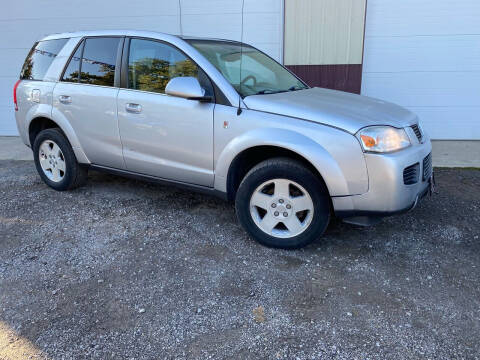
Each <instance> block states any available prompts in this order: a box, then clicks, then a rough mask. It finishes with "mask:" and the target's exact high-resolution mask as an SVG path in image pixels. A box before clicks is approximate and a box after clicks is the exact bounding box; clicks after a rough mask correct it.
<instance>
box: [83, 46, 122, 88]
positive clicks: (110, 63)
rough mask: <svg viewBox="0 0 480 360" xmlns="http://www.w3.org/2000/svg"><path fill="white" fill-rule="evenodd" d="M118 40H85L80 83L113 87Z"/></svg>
mask: <svg viewBox="0 0 480 360" xmlns="http://www.w3.org/2000/svg"><path fill="white" fill-rule="evenodd" d="M119 42H120V38H115V37H103V38H87V39H86V40H85V45H84V46H85V47H84V49H83V56H82V62H81V65H80V69H81V70H80V82H81V83H85V84H92V85H103V86H113V84H114V78H115V65H116V61H117V50H118V45H119Z"/></svg>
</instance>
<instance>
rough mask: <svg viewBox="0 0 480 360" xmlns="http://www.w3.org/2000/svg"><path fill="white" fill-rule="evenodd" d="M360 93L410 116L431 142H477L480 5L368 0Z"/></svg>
mask: <svg viewBox="0 0 480 360" xmlns="http://www.w3.org/2000/svg"><path fill="white" fill-rule="evenodd" d="M362 94H364V95H369V96H373V97H377V98H381V99H385V100H389V101H392V102H395V103H398V104H400V105H403V106H406V107H408V108H409V109H411V110H413V111H414V112H416V113H417V114H418V115H419V116H420V118H421V121H422V123H423V124H424V127H425V128H426V130H427V131H428V132H429V134H430V135H431V136H432V138H434V139H475V140H480V1H479V0H456V1H452V0H422V1H418V0H402V1H399V0H368V1H367V19H366V33H365V53H364V63H363V82H362Z"/></svg>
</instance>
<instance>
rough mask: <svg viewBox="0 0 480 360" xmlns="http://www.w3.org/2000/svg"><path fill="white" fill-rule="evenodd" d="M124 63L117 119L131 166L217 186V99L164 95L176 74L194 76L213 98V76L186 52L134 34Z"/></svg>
mask: <svg viewBox="0 0 480 360" xmlns="http://www.w3.org/2000/svg"><path fill="white" fill-rule="evenodd" d="M124 61H125V64H124V68H125V70H127V71H125V73H124V74H125V75H126V76H123V74H122V82H123V81H125V83H124V84H122V85H124V86H125V87H126V88H124V89H120V91H119V94H118V121H119V127H120V135H121V139H122V143H123V154H124V158H125V163H126V166H127V169H128V170H130V171H133V172H137V173H142V174H146V175H151V176H156V177H160V178H164V179H169V180H175V181H180V182H186V183H190V184H196V185H203V186H213V177H214V175H213V110H214V107H215V104H214V102H212V103H202V102H199V101H195V100H187V99H182V98H179V97H174V96H169V95H166V94H165V86H166V85H167V83H168V82H169V81H170V79H171V78H173V77H177V76H193V77H196V78H197V79H198V80H199V82H200V85H201V86H202V87H203V88H204V89H205V91H206V95H211V96H212V97H213V85H212V83H211V82H210V79H209V78H208V77H207V75H206V74H205V73H204V72H203V70H202V69H200V68H199V67H198V66H197V65H196V64H195V63H194V62H193V60H191V59H190V58H188V56H186V55H185V54H184V53H183V52H181V51H180V50H179V49H177V48H176V47H174V46H172V45H171V44H167V43H164V42H161V41H156V40H149V39H137V38H132V39H131V40H130V44H129V46H125V49H124ZM122 87H123V86H122Z"/></svg>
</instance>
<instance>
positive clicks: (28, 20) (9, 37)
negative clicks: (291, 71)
mask: <svg viewBox="0 0 480 360" xmlns="http://www.w3.org/2000/svg"><path fill="white" fill-rule="evenodd" d="M241 8H242V0H202V1H198V0H181V9H182V25H183V34H184V35H194V36H210V37H219V38H226V39H233V40H239V39H240V35H241ZM4 10H5V11H2V12H0V54H1V56H0V135H16V134H17V129H16V125H15V120H14V114H13V104H12V89H13V85H14V84H15V81H16V80H17V79H18V75H19V73H20V69H21V67H22V65H23V61H24V59H25V57H26V55H27V53H28V51H29V49H30V48H31V47H32V45H33V43H34V42H35V41H36V40H38V39H39V38H41V37H43V36H45V35H48V34H51V33H59V32H65V31H77V30H94V29H138V30H151V31H161V32H166V33H172V34H180V18H179V14H180V7H179V1H178V0H161V1H159V0H145V1H131V0H104V1H98V2H95V3H94V4H93V5H92V3H86V2H82V1H71V2H65V1H62V0H50V1H42V2H39V1H38V0H22V1H16V2H10V3H9V4H8V7H5V9H4ZM244 30H245V31H244V41H246V42H249V43H251V44H253V45H254V46H256V47H258V48H260V49H262V50H264V51H266V52H267V53H268V54H269V55H271V56H273V57H274V58H276V59H277V60H281V58H282V54H283V49H282V48H283V0H262V1H256V0H245V8H244Z"/></svg>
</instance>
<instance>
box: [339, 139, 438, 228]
mask: <svg viewBox="0 0 480 360" xmlns="http://www.w3.org/2000/svg"><path fill="white" fill-rule="evenodd" d="M431 151H432V145H431V143H430V140H428V139H427V140H425V142H424V143H422V144H417V145H414V146H411V147H409V148H407V149H404V150H401V151H398V152H395V153H391V154H371V153H366V154H365V161H366V164H367V170H368V179H369V189H368V192H366V193H365V194H361V195H353V196H341V197H333V198H332V202H333V208H334V210H335V215H336V216H337V217H340V218H344V219H346V220H348V218H354V217H371V218H381V217H384V216H389V215H393V214H397V213H401V212H405V211H408V210H410V209H412V208H413V207H415V205H416V204H417V202H418V200H420V199H421V198H422V197H423V196H424V195H425V194H426V193H427V192H428V189H429V180H430V176H429V175H430V174H428V176H426V177H424V176H423V174H424V159H425V158H426V157H427V156H428V155H429V154H430V153H431ZM415 164H418V169H419V171H418V178H417V182H416V183H414V184H411V185H406V184H405V182H404V170H405V168H407V167H409V166H412V165H415ZM430 164H431V163H430ZM430 169H431V166H430ZM430 169H428V167H427V166H425V171H426V172H427V173H430V172H431V170H430ZM364 220H365V219H364ZM352 222H354V221H352ZM367 222H368V221H367Z"/></svg>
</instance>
